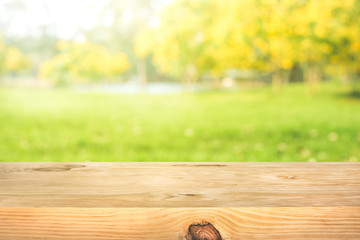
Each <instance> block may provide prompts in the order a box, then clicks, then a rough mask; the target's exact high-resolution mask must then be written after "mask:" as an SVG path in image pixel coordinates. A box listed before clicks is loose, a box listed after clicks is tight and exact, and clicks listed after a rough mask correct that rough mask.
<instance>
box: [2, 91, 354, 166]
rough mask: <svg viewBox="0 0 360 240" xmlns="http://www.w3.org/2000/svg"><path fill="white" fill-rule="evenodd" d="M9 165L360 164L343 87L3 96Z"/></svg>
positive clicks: (5, 153)
mask: <svg viewBox="0 0 360 240" xmlns="http://www.w3.org/2000/svg"><path fill="white" fill-rule="evenodd" d="M0 142H1V144H0V161H321V162H323V161H359V160H360V99H356V98H350V97H346V95H345V94H344V90H343V89H342V88H341V87H339V86H335V85H330V84H327V85H324V86H322V89H321V91H320V92H319V93H318V94H315V95H308V94H307V93H306V91H305V88H304V86H302V85H294V86H289V87H287V88H286V89H284V90H283V91H282V92H281V93H278V94H274V93H273V92H272V91H271V89H270V88H262V89H253V90H247V91H234V92H203V93H192V94H172V95H114V94H113V95H111V94H94V93H88V94H80V93H77V92H75V91H71V90H26V89H1V90H0Z"/></svg>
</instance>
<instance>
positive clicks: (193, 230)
mask: <svg viewBox="0 0 360 240" xmlns="http://www.w3.org/2000/svg"><path fill="white" fill-rule="evenodd" d="M187 239H188V240H222V238H221V235H220V233H219V231H218V230H217V229H216V228H215V227H214V226H213V225H212V224H211V223H203V224H192V225H190V226H189V233H188V238H187Z"/></svg>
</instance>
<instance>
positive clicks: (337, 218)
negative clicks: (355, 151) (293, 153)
mask: <svg viewBox="0 0 360 240" xmlns="http://www.w3.org/2000/svg"><path fill="white" fill-rule="evenodd" d="M204 221H206V222H208V223H210V224H212V225H213V226H214V228H216V229H217V230H218V232H219V233H220V234H221V238H220V239H223V240H238V239H240V240H247V239H249V240H250V239H252V240H254V239H274V240H275V239H278V240H281V239H326V240H331V239H354V240H355V239H360V208H359V207H320V208H313V207H310V208H308V207H295V208H196V209H194V208H160V209H158V208H122V209H121V208H120V209H119V208H115V209H112V208H101V209H100V208H0V223H1V224H0V238H1V239H2V240H25V239H37V240H40V239H49V240H55V239H57V240H60V239H61V240H67V239H86V240H144V239H148V240H155V239H156V240H181V239H182V240H192V239H193V240H196V239H194V238H191V237H190V238H189V226H191V225H192V224H196V223H204ZM204 239H205V238H203V239H202V240H204ZM216 239H219V238H211V237H210V238H208V240H216Z"/></svg>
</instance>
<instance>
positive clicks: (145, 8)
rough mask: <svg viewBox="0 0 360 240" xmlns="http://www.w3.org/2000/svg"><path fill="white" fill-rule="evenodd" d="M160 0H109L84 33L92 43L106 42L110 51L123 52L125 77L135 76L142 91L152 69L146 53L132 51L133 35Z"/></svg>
mask: <svg viewBox="0 0 360 240" xmlns="http://www.w3.org/2000/svg"><path fill="white" fill-rule="evenodd" d="M159 2H161V0H125V1H117V0H109V1H108V4H106V5H105V6H104V8H103V9H101V11H102V13H101V21H102V22H103V24H99V25H98V26H97V27H96V28H94V29H92V30H90V31H87V32H86V36H87V38H88V39H90V40H91V41H93V42H96V43H98V44H102V45H106V46H107V47H108V48H109V49H110V50H111V51H121V52H124V53H126V54H127V56H128V57H129V61H130V62H131V66H132V67H131V69H129V71H128V76H131V75H134V74H136V75H137V80H138V83H139V86H140V88H141V89H142V90H143V91H145V90H146V84H147V81H148V71H147V70H149V69H150V70H151V68H153V66H152V64H151V59H150V58H149V57H148V56H139V55H137V54H136V52H135V46H134V43H135V38H136V35H137V33H138V32H139V31H141V30H142V29H143V28H144V27H145V26H146V25H147V24H148V23H149V22H151V20H152V17H153V13H154V10H155V6H156V4H158V3H159Z"/></svg>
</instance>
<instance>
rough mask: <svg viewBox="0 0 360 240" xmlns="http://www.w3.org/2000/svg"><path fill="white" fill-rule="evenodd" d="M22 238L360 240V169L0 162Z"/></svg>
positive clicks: (2, 239)
mask: <svg viewBox="0 0 360 240" xmlns="http://www.w3.org/2000/svg"><path fill="white" fill-rule="evenodd" d="M25 239H39V240H42V239H43V240H45V239H50V240H52V239H54V240H55V239H56V240H60V239H63V240H68V239H69V240H70V239H79V240H81V239H86V240H105V239H106V240H108V239H109V240H145V239H148V240H167V239H169V240H205V239H207V240H242V239H249V240H250V239H280V240H281V239H324V240H325V239H326V240H329V239H354V240H355V239H360V164H357V163H321V164H320V163H0V240H25Z"/></svg>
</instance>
